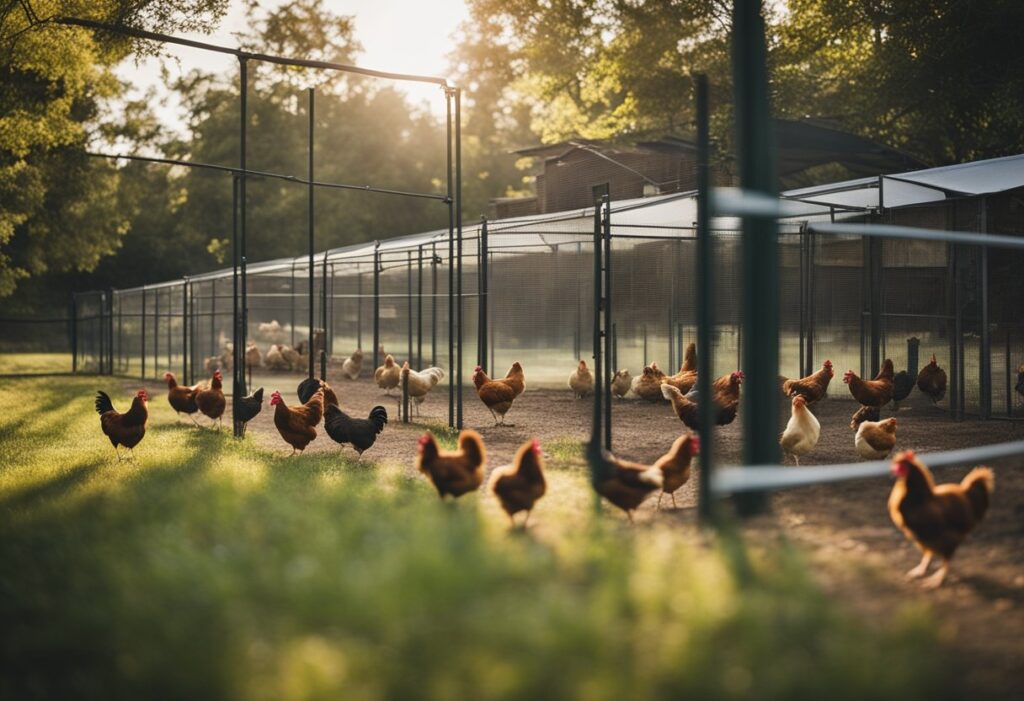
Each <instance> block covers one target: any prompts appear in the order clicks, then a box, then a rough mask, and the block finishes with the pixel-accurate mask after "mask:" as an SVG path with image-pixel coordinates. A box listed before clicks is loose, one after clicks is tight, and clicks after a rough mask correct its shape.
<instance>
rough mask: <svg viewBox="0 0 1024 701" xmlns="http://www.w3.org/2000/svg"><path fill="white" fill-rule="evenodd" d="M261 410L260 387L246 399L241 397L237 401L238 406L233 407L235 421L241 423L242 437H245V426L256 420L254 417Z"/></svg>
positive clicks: (261, 389) (261, 391)
mask: <svg viewBox="0 0 1024 701" xmlns="http://www.w3.org/2000/svg"><path fill="white" fill-rule="evenodd" d="M262 410H263V388H262V387H260V388H259V389H258V390H256V391H255V392H253V393H252V394H250V395H249V396H247V397H242V398H241V399H239V400H238V404H237V405H236V406H235V421H241V422H242V435H243V436H244V435H245V427H246V425H247V424H248V423H249V422H250V421H252V420H253V419H255V418H256V416H257V415H258V414H259V413H260V411H262Z"/></svg>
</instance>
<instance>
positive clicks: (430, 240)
mask: <svg viewBox="0 0 1024 701" xmlns="http://www.w3.org/2000/svg"><path fill="white" fill-rule="evenodd" d="M1021 187H1024V154H1020V155H1016V156H1007V157H1005V158H994V159H991V160H985V161H975V162H973V163H962V164H958V165H951V166H942V167H939V168H928V169H925V170H914V171H909V172H906V173H899V174H895V175H879V176H874V177H866V178H857V179H854V180H847V181H843V182H838V183H831V184H828V185H817V186H813V187H804V188H798V189H795V190H787V191H785V192H783V193H781V194H780V198H781V199H783V200H786V201H787V207H786V209H785V211H786V212H787V216H786V218H785V219H784V220H780V223H781V224H783V226H784V228H789V227H788V226H786V224H787V222H788V223H789V224H790V225H791V226H796V225H799V224H800V223H802V222H804V221H814V220H821V219H825V218H837V219H842V218H849V217H857V216H863V215H864V214H866V213H871V212H875V211H877V210H879V209H880V208H887V209H892V208H899V207H910V206H914V205H922V204H929V203H937V202H941V201H943V200H946V199H950V198H956V197H970V196H979V195H986V194H993V193H997V192H1005V191H1007V190H1013V189H1016V188H1021ZM593 216H594V207H586V208H584V209H578V210H570V211H565V212H553V213H548V214H534V215H529V216H522V217H512V218H508V219H499V220H493V221H489V222H487V227H488V235H489V240H490V241H491V245H492V246H493V247H494V248H495V249H500V248H501V246H502V244H503V243H508V242H509V241H510V240H511V239H513V238H514V240H515V243H514V247H515V249H516V250H517V251H520V252H523V253H526V252H530V251H531V249H532V250H535V251H540V250H550V249H551V247H552V245H553V244H554V243H564V242H565V241H567V240H573V239H578V240H585V238H586V237H589V236H592V234H593V224H592V222H593ZM611 218H612V225H613V227H614V231H615V233H616V234H619V235H627V236H628V235H632V236H652V237H653V236H660V237H664V236H676V237H682V238H690V237H692V236H693V227H694V225H695V222H696V220H697V198H696V192H681V193H675V194H671V195H662V196H658V197H647V198H641V199H632V200H623V201H620V202H613V203H612V217H611ZM712 226H713V228H714V229H715V230H717V231H735V230H738V229H739V221H738V220H736V219H715V220H713V222H712ZM479 230H480V224H479V223H476V222H473V223H468V224H464V225H463V237H464V239H465V240H468V241H475V240H476V238H477V236H478V232H479ZM464 245H465V244H464ZM374 247H375V243H374V242H365V243H357V244H353V245H351V246H345V247H343V248H336V249H331V250H329V251H325V252H320V253H317V254H316V255H315V256H314V262H315V265H319V264H322V263H323V262H324V260H325V256H326V261H327V262H328V264H334V265H338V264H344V263H352V264H357V263H358V264H363V263H367V262H371V261H372V260H373V254H374ZM421 247H422V248H423V252H424V254H425V255H427V254H428V252H429V253H436V254H437V255H438V256H440V257H441V258H442V259H446V258H447V256H448V230H447V229H436V230H433V231H425V232H423V233H418V234H410V235H407V236H399V237H395V238H390V239H386V240H382V241H380V242H379V251H380V253H381V254H382V255H383V256H384V257H385V258H387V259H390V260H394V258H395V257H397V255H399V254H406V255H407V254H408V252H410V251H415V252H417V254H418V251H419V249H420V248H421ZM471 248H475V244H471ZM308 259H309V256H308V254H304V255H301V256H296V257H294V258H279V259H276V260H270V261H264V262H260V263H250V264H249V265H248V266H247V271H248V273H249V274H251V275H257V274H271V273H283V272H285V271H287V272H289V274H290V272H291V271H292V270H293V269H294V270H296V271H298V270H303V271H304V270H306V268H307V266H308ZM231 274H232V270H231V268H224V269H221V270H215V271H211V272H208V273H203V274H200V275H195V276H191V277H190V278H189V280H191V281H194V282H203V281H210V280H217V279H222V278H229V277H231ZM181 283H182V281H168V282H164V283H157V284H154V285H146V286H144V287H145V288H146V289H154V288H158V287H166V286H169V285H177V284H181ZM136 289H141V288H136ZM130 291H131V290H122V291H121V292H122V293H123V292H130Z"/></svg>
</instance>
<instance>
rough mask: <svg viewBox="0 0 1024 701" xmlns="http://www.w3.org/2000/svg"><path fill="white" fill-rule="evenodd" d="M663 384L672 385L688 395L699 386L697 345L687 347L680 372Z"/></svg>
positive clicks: (692, 344)
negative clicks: (695, 386)
mask: <svg viewBox="0 0 1024 701" xmlns="http://www.w3.org/2000/svg"><path fill="white" fill-rule="evenodd" d="M663 382H665V383H666V384H669V385H672V386H673V387H675V388H676V389H678V390H679V391H680V392H682V393H683V394H686V393H687V392H689V391H690V390H691V389H693V387H694V385H696V384H697V345H696V344H694V343H691V344H690V345H688V346H687V347H686V354H685V355H684V356H683V364H682V365H680V366H679V372H677V373H676V374H675V375H672V376H671V377H666V378H665V379H664V380H663Z"/></svg>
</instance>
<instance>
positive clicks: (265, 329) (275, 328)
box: [257, 319, 284, 344]
mask: <svg viewBox="0 0 1024 701" xmlns="http://www.w3.org/2000/svg"><path fill="white" fill-rule="evenodd" d="M257 331H259V334H260V336H261V337H262V338H263V340H264V341H269V342H270V343H274V344H277V343H280V342H281V341H282V340H284V329H283V328H281V324H279V323H278V322H277V319H273V320H272V321H270V322H268V323H262V324H260V325H259V326H258V327H257Z"/></svg>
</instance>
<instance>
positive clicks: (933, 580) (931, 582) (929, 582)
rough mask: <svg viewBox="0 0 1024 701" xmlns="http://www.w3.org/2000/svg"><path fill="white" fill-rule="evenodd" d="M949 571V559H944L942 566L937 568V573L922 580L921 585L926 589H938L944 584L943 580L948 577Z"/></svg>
mask: <svg viewBox="0 0 1024 701" xmlns="http://www.w3.org/2000/svg"><path fill="white" fill-rule="evenodd" d="M948 572H949V561H948V560H943V561H942V566H941V567H939V569H937V570H935V573H934V574H933V575H932V576H931V577H928V578H927V579H925V580H924V581H923V582H921V586H922V587H923V588H925V589H938V588H939V587H941V586H942V582H943V581H945V579H946V574H947V573H948Z"/></svg>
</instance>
